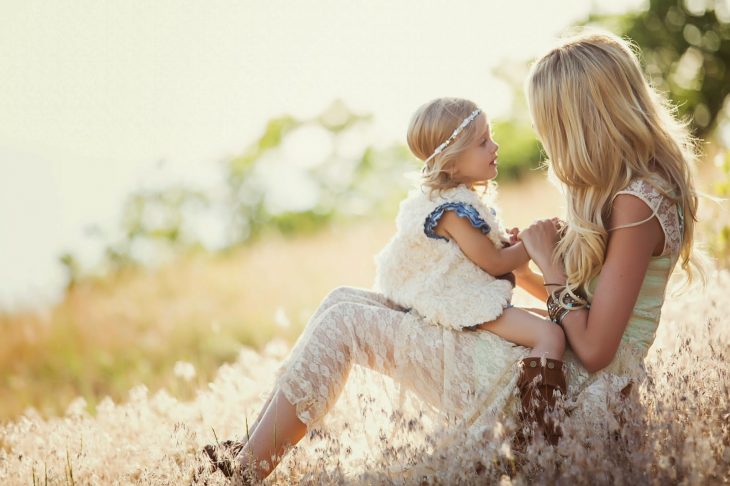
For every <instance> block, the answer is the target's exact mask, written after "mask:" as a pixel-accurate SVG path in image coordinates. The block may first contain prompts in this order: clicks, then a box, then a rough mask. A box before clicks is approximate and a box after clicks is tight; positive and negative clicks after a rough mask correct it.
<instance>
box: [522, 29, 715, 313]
mask: <svg viewBox="0 0 730 486" xmlns="http://www.w3.org/2000/svg"><path fill="white" fill-rule="evenodd" d="M633 49H636V47H635V46H634V45H633V44H631V43H629V42H627V41H626V40H624V39H622V38H621V37H618V36H616V35H614V34H611V33H608V32H604V31H596V30H587V31H584V32H581V33H578V34H575V35H573V36H571V37H568V38H565V39H563V40H562V41H561V42H560V43H559V44H558V45H557V46H555V47H553V48H552V49H551V50H549V51H548V52H547V53H546V54H545V55H543V56H542V57H540V58H539V59H538V60H537V61H535V63H534V64H533V65H532V67H531V70H530V73H529V75H528V78H527V81H526V91H527V99H528V104H529V108H530V113H531V116H532V119H533V122H534V126H535V130H536V131H537V133H538V136H539V138H540V140H541V142H542V145H543V147H544V149H545V152H546V153H547V156H548V159H549V163H548V172H549V176H550V178H551V179H552V180H553V181H555V179H557V180H558V181H559V185H560V186H562V187H561V189H562V190H563V192H564V194H565V196H566V199H567V221H566V222H567V228H566V230H565V233H564V235H563V237H562V238H561V240H560V242H559V243H558V245H557V246H556V249H555V254H554V255H553V256H554V258H555V261H560V260H562V262H563V264H564V265H565V271H566V276H567V282H568V285H567V289H566V290H565V291H564V292H563V295H564V294H565V293H570V294H572V295H574V296H578V297H581V296H583V297H587V298H589V299H591V298H592V295H591V289H589V288H588V284H589V282H590V280H591V279H592V278H593V277H595V276H597V275H598V274H599V273H600V271H601V267H602V265H603V261H604V257H605V252H606V245H607V241H608V230H607V228H606V226H607V223H608V218H609V216H610V211H611V201H612V198H613V196H614V195H615V194H616V193H617V192H618V191H619V190H621V189H623V188H624V187H625V186H626V185H627V184H628V183H629V181H630V180H631V179H632V178H634V177H637V176H638V177H643V178H645V179H647V180H648V181H649V182H650V183H651V184H652V185H653V186H654V187H656V189H657V190H658V191H659V192H661V193H662V194H663V195H665V196H667V197H669V198H670V199H672V200H673V201H675V202H676V203H678V204H681V207H682V208H683V211H684V233H683V241H682V247H681V250H680V261H681V268H682V269H683V270H684V271H685V272H686V276H687V281H688V282H691V281H692V279H693V274H695V275H696V274H699V275H700V276H701V277H702V280H703V281H704V280H705V273H704V271H703V269H702V265H701V264H700V263H699V261H698V258H697V257H696V255H695V253H696V252H693V234H694V227H695V221H697V205H698V196H697V193H696V191H695V186H694V182H693V176H692V169H693V167H694V164H695V161H696V158H697V151H696V143H695V140H694V139H693V138H692V137H691V135H690V133H689V131H688V129H687V126H686V124H685V123H682V122H680V121H678V120H677V118H676V117H675V110H674V109H673V108H672V107H671V105H670V104H669V102H668V101H667V100H666V99H665V98H663V97H662V96H660V95H659V93H657V92H656V91H655V90H654V89H653V88H652V87H651V86H650V85H649V83H648V82H647V80H646V79H645V77H644V75H643V74H642V71H641V66H640V64H639V60H638V56H637V53H638V49H636V51H637V53H635V52H634V50H633ZM672 191H676V194H675V195H672ZM561 297H562V295H561Z"/></svg>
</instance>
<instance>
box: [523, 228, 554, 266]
mask: <svg viewBox="0 0 730 486" xmlns="http://www.w3.org/2000/svg"><path fill="white" fill-rule="evenodd" d="M556 220H557V218H553V219H541V220H538V221H535V222H534V223H532V224H531V225H530V226H528V227H527V228H526V229H524V230H522V232H520V233H519V234H518V235H517V237H518V238H519V239H520V240H521V241H522V242H523V243H524V245H525V249H526V250H527V253H528V254H529V255H530V258H532V259H533V260H534V261H535V263H536V264H537V266H538V267H540V268H541V269H544V268H545V267H547V266H549V265H550V262H551V258H552V255H553V250H554V248H555V244H556V243H557V242H558V227H557V226H558V222H557V221H556Z"/></svg>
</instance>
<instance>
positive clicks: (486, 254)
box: [434, 211, 530, 276]
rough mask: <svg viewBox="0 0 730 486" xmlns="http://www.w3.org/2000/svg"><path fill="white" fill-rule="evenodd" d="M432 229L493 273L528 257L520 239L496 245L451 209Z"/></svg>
mask: <svg viewBox="0 0 730 486" xmlns="http://www.w3.org/2000/svg"><path fill="white" fill-rule="evenodd" d="M434 231H435V232H436V233H437V234H439V235H441V236H444V237H445V238H448V239H450V240H453V241H454V242H456V244H457V245H459V248H461V251H462V252H464V254H465V255H466V256H467V257H468V258H469V259H470V260H471V261H473V262H474V263H476V264H477V265H479V267H480V268H481V269H482V270H484V271H485V272H487V273H489V274H491V275H494V276H497V275H504V274H505V273H509V272H511V271H513V270H514V269H516V268H518V267H519V266H521V265H523V264H525V263H526V262H527V261H529V260H530V256H529V255H528V254H527V251H526V250H525V246H524V245H523V244H522V242H518V243H515V244H514V245H512V246H508V247H506V248H497V247H496V246H495V245H494V243H492V240H491V239H490V238H489V236H487V235H485V234H484V233H482V232H481V231H480V230H478V229H477V228H475V227H474V226H472V225H471V223H469V221H468V220H466V219H465V218H462V217H460V216H458V215H457V214H456V213H455V212H454V211H446V212H445V213H444V214H443V216H441V218H440V219H439V221H438V224H437V225H436V228H435V229H434Z"/></svg>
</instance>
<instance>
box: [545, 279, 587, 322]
mask: <svg viewBox="0 0 730 486" xmlns="http://www.w3.org/2000/svg"><path fill="white" fill-rule="evenodd" d="M546 285H555V284H546ZM564 289H565V285H560V286H559V287H558V288H557V289H556V290H553V291H552V292H550V295H549V296H548V298H547V310H548V316H549V317H550V320H551V321H552V322H554V323H555V324H557V325H559V326H561V327H562V325H563V318H564V317H565V316H566V315H568V312H570V311H572V310H577V309H584V308H585V309H590V308H591V306H590V304H587V303H584V302H581V301H580V300H578V299H576V298H575V297H573V296H572V295H570V294H565V296H564V297H563V298H562V299H560V300H559V299H557V298H555V295H556V293H560V292H562V291H563V290H564Z"/></svg>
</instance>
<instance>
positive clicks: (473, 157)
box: [454, 113, 499, 184]
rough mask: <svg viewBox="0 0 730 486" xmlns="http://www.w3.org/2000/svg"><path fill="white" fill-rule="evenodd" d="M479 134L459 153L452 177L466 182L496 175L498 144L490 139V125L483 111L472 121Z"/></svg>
mask: <svg viewBox="0 0 730 486" xmlns="http://www.w3.org/2000/svg"><path fill="white" fill-rule="evenodd" d="M472 123H476V124H477V125H476V128H477V133H478V134H479V135H478V136H477V138H476V140H475V141H474V142H472V145H471V146H470V147H469V148H468V149H466V150H465V151H464V152H462V153H461V155H460V156H459V158H458V160H457V161H456V162H455V166H454V178H455V179H457V180H459V181H460V182H464V183H466V184H469V183H472V182H482V181H487V180H490V179H494V178H495V177H497V151H498V150H499V145H497V142H495V141H494V140H493V139H492V133H491V127H490V126H489V122H488V120H487V117H486V115H485V114H484V113H480V114H479V116H478V117H477V118H476V119H475V120H474V121H473V122H472Z"/></svg>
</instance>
